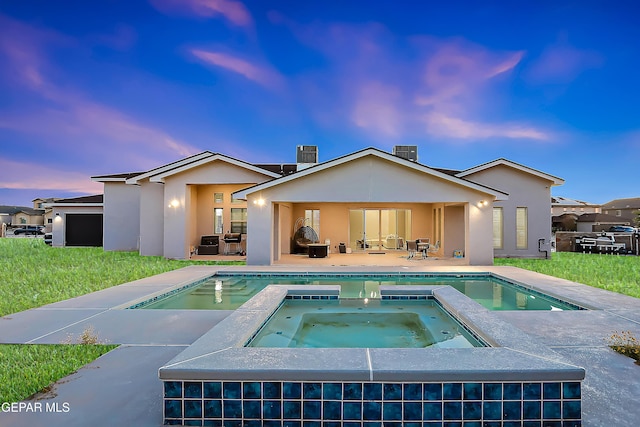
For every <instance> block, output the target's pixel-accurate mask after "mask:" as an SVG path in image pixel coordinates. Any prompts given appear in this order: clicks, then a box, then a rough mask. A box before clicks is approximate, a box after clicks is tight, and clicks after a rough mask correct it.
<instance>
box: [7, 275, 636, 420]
mask: <svg viewBox="0 0 640 427" xmlns="http://www.w3.org/2000/svg"><path fill="white" fill-rule="evenodd" d="M416 264H417V265H416ZM216 271H224V272H264V271H269V272H292V273H306V272H309V273H311V272H317V273H323V272H324V273H332V274H336V273H341V272H344V273H356V272H365V271H366V272H367V273H438V272H443V273H444V272H448V273H451V272H454V273H455V272H459V273H463V272H468V273H480V272H491V273H494V274H496V275H499V276H502V277H505V278H508V279H510V280H512V281H516V282H518V283H521V284H525V285H533V286H535V287H536V288H537V289H538V290H540V291H542V292H544V293H547V294H551V295H553V296H556V297H559V298H562V299H567V300H569V301H571V302H574V303H578V304H580V305H583V306H587V307H588V308H591V309H592V310H582V311H563V312H555V311H554V312H496V315H497V316H498V317H499V318H500V319H502V320H503V321H505V322H507V323H510V324H512V325H514V326H515V327H517V328H519V329H521V330H522V331H524V332H525V333H527V334H529V335H531V336H533V337H535V338H536V339H538V340H540V341H541V342H542V343H544V344H545V345H546V346H547V347H548V348H551V349H552V350H554V351H555V352H556V353H558V354H560V355H561V356H563V358H564V359H565V360H567V361H568V362H570V363H572V364H574V365H576V366H581V367H583V368H585V369H586V378H585V380H584V382H583V388H582V412H583V423H582V425H584V426H604V425H606V426H611V425H613V426H627V425H629V426H632V425H636V424H637V420H638V419H639V418H640V406H639V405H637V396H639V395H640V366H637V365H635V364H634V361H633V360H632V359H630V358H627V357H625V356H622V355H619V354H617V353H615V352H614V351H612V350H610V349H609V348H608V346H607V341H606V339H607V338H608V337H609V336H611V334H612V333H613V332H614V331H623V330H624V331H626V330H628V331H631V332H632V333H633V334H634V335H635V336H636V337H640V300H638V299H636V298H631V297H627V296H623V295H619V294H615V293H611V292H607V291H604V290H600V289H596V288H592V287H589V286H585V285H581V284H578V283H575V282H570V281H566V280H563V279H558V278H555V277H550V276H545V275H540V274H537V273H533V272H530V271H526V270H521V269H518V268H514V267H495V266H489V267H480V266H473V267H472V266H436V265H430V264H429V263H415V264H413V265H411V266H396V267H392V266H367V267H366V268H363V267H362V266H349V267H346V266H345V267H342V266H332V267H322V266H316V267H310V266H309V265H306V266H274V267H252V266H191V267H186V268H184V269H181V270H176V271H173V272H169V273H164V274H161V275H157V276H153V277H149V278H145V279H142V280H138V281H135V282H130V283H125V284H123V285H120V286H116V287H113V288H109V289H106V290H103V291H99V292H95V293H92V294H88V295H84V296H81V297H78V298H73V299H70V300H66V301H61V302H58V303H55V304H50V305H47V306H43V307H40V308H36V309H32V310H28V311H25V312H20V313H15V314H12V315H9V316H5V317H3V318H0V342H2V343H22V344H24V343H49V344H50V343H60V342H61V341H63V340H64V339H65V338H67V337H68V336H69V334H73V335H74V336H78V335H79V334H80V333H81V332H82V331H83V330H84V329H85V328H87V327H88V326H93V328H94V330H95V331H96V333H97V334H98V335H99V338H100V339H101V340H104V341H108V342H109V343H113V344H122V345H121V346H120V347H118V348H117V349H115V350H113V351H111V352H110V353H108V354H106V355H104V356H102V357H101V358H99V359H97V360H96V361H94V362H93V363H91V364H89V365H87V366H86V367H84V368H82V369H80V370H79V371H78V372H77V373H75V374H72V375H70V376H68V377H66V378H64V379H62V380H61V381H59V382H58V383H57V384H56V385H55V386H54V387H53V389H52V390H51V392H50V393H49V394H48V395H45V396H41V397H40V399H41V400H39V401H40V402H43V404H42V406H43V411H42V412H38V411H36V412H26V411H22V412H10V411H1V412H0V425H2V426H24V425H30V426H65V427H68V426H76V425H77V426H85V425H136V426H160V425H162V384H161V381H160V380H159V379H158V368H160V367H161V366H163V365H164V364H165V363H167V362H168V361H169V360H171V359H173V358H174V357H175V356H176V355H177V354H179V353H180V352H182V351H183V350H184V349H186V348H187V347H188V346H189V345H190V344H191V343H193V342H194V341H195V340H197V339H198V338H199V337H201V336H202V335H203V334H205V333H206V332H207V331H208V330H209V329H211V328H212V327H213V326H215V325H216V324H217V323H218V322H219V321H220V320H222V319H224V318H225V317H226V316H227V315H229V314H230V313H231V312H230V311H187V310H122V309H121V308H122V307H123V306H125V305H127V304H128V303H130V302H133V301H136V300H139V299H144V298H146V297H148V296H150V295H153V294H155V293H159V292H163V291H165V290H169V289H171V288H174V287H176V286H180V285H181V284H186V283H189V282H192V281H194V280H199V279H202V278H204V277H207V276H210V275H212V274H214V273H215V272H216ZM45 403H49V404H52V403H53V404H57V405H58V408H60V412H50V411H49V412H47V411H45V410H44V408H45ZM64 403H67V404H68V412H64V411H63V410H62V408H63V404H64ZM51 408H53V406H51Z"/></svg>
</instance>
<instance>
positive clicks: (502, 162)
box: [456, 158, 564, 185]
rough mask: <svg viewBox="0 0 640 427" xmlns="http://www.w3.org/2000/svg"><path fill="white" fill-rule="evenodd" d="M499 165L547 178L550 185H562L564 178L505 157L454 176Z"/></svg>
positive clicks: (467, 174)
mask: <svg viewBox="0 0 640 427" xmlns="http://www.w3.org/2000/svg"><path fill="white" fill-rule="evenodd" d="M499 165H504V166H509V167H511V168H514V169H518V170H520V171H523V172H526V173H529V174H531V175H535V176H537V177H539V178H542V179H546V180H549V181H551V182H552V184H551V185H562V184H564V179H562V178H558V177H557V176H553V175H549V174H548V173H545V172H542V171H539V170H537V169H533V168H530V167H529V166H525V165H521V164H520V163H516V162H512V161H511V160H507V159H504V158H500V159H496V160H492V161H490V162H487V163H483V164H481V165H478V166H474V167H472V168H469V169H466V170H464V171H462V172H460V173H459V174H457V175H456V176H458V177H461V178H462V177H465V176H469V175H471V174H474V173H476V172H480V171H483V170H487V169H491V168H493V167H496V166H499Z"/></svg>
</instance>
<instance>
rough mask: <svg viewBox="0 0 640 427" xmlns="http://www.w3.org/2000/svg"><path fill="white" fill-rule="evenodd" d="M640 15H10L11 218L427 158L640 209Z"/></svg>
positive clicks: (523, 7)
mask: <svg viewBox="0 0 640 427" xmlns="http://www.w3.org/2000/svg"><path fill="white" fill-rule="evenodd" d="M639 69H640V2H637V1H635V0H629V1H616V0H611V1H588V0H585V1H579V0H576V1H562V0H556V1H527V2H525V1H506V0H505V1H447V2H445V1H426V0H425V1H418V0H416V1H401V0H396V1H370V0H369V1H356V0H349V1H347V0H344V1H330V0H325V1H300V0H289V1H284V0H253V1H235V0H147V1H143V0H130V1H116V0H102V1H87V0H74V1H71V0H59V1H52V0H39V1H36V0H0V205H22V206H31V200H32V199H34V198H36V197H74V196H80V195H86V194H99V193H101V192H102V185H101V184H99V183H94V182H92V181H91V180H90V177H91V176H93V175H101V174H111V173H121V172H134V171H145V170H148V169H151V168H154V167H157V166H161V165H163V164H166V163H169V162H172V161H175V160H179V159H181V158H183V157H186V156H188V155H191V154H195V153H198V152H200V151H204V150H209V151H213V152H220V153H223V154H226V155H229V156H231V157H236V158H239V159H242V160H246V161H249V162H256V163H294V162H295V147H296V145H317V146H318V150H319V157H320V161H326V160H330V159H332V158H335V157H338V156H342V155H344V154H348V153H351V152H353V151H357V150H360V149H362V148H365V147H376V148H379V149H382V150H385V151H391V150H392V148H393V146H394V145H417V146H418V154H419V161H420V163H423V164H426V165H428V166H432V167H441V168H448V169H466V168H469V167H473V166H476V165H478V164H481V163H485V162H488V161H491V160H494V159H497V158H500V157H504V158H507V159H509V160H512V161H515V162H518V163H522V164H525V165H527V166H530V167H533V168H536V169H539V170H541V171H543V172H546V173H549V174H551V175H555V176H558V177H561V178H563V179H565V181H566V183H565V184H564V185H563V186H560V187H555V188H554V189H553V190H552V193H553V194H554V195H558V196H565V197H569V198H575V199H580V200H585V201H588V202H591V203H605V202H607V201H609V200H612V199H616V198H624V197H640V189H639V187H640V181H639V175H638V170H639V169H640V166H639V165H640V107H639V102H640V71H639Z"/></svg>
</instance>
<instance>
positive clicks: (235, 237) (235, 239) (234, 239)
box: [222, 233, 242, 255]
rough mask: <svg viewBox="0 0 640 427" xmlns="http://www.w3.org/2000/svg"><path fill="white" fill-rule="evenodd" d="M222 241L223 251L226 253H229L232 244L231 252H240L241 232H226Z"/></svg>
mask: <svg viewBox="0 0 640 427" xmlns="http://www.w3.org/2000/svg"><path fill="white" fill-rule="evenodd" d="M222 240H223V241H224V253H225V255H228V254H230V253H231V245H234V246H235V247H234V248H233V250H234V252H233V253H236V254H237V253H241V252H242V246H240V242H242V234H241V233H227V234H225V235H224V237H223V238H222Z"/></svg>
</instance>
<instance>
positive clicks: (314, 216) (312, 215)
mask: <svg viewBox="0 0 640 427" xmlns="http://www.w3.org/2000/svg"><path fill="white" fill-rule="evenodd" d="M304 219H305V225H308V226H309V227H311V228H313V229H314V230H315V231H316V233H318V236H320V210H319V209H305V211H304Z"/></svg>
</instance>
